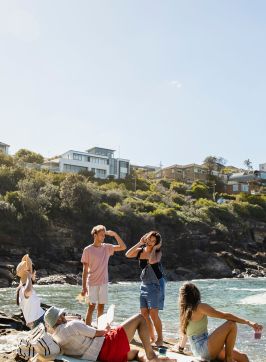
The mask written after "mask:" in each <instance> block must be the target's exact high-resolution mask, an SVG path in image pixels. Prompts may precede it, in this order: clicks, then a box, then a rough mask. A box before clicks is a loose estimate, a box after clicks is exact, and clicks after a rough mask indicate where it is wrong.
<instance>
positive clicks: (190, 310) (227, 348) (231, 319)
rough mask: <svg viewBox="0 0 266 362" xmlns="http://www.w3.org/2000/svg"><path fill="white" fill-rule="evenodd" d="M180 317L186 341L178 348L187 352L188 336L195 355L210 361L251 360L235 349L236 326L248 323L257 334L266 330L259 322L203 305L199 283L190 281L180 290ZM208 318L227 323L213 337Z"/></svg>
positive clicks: (183, 340) (214, 332)
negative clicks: (210, 332)
mask: <svg viewBox="0 0 266 362" xmlns="http://www.w3.org/2000/svg"><path fill="white" fill-rule="evenodd" d="M179 315H180V327H181V328H180V329H181V333H183V339H182V341H181V344H180V345H179V346H177V347H179V349H180V347H181V349H183V347H184V343H185V340H186V338H185V337H186V336H187V337H188V340H189V343H190V347H191V350H192V353H193V355H194V356H200V357H201V358H204V359H207V360H210V359H215V358H218V359H219V360H222V361H225V362H248V361H249V359H248V357H247V355H246V354H245V353H241V352H239V351H237V350H236V349H234V346H235V340H236V335H237V326H236V323H240V324H246V325H248V326H249V327H251V328H253V329H254V330H255V331H256V330H261V329H262V328H263V327H262V326H261V325H259V324H257V323H255V322H251V321H249V320H246V319H243V318H240V317H238V316H236V315H234V314H232V313H227V312H222V311H219V310H217V309H214V308H213V307H212V306H210V305H209V304H206V303H202V302H201V296H200V291H199V289H198V288H197V287H196V285H195V284H193V283H188V282H187V283H185V284H183V285H182V286H181V288H180V289H179ZM208 316H209V317H214V318H221V319H225V320H226V322H225V323H224V324H222V325H221V326H219V327H218V328H216V329H215V330H214V331H213V332H212V334H210V335H208V329H207V324H208V318H207V317H208ZM182 343H183V344H182Z"/></svg>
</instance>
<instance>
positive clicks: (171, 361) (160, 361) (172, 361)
mask: <svg viewBox="0 0 266 362" xmlns="http://www.w3.org/2000/svg"><path fill="white" fill-rule="evenodd" d="M164 361H168V362H177V360H176V359H173V358H168V357H160V358H159V357H156V358H153V359H149V360H148V362H164Z"/></svg>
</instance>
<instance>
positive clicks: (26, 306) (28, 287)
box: [16, 254, 45, 329]
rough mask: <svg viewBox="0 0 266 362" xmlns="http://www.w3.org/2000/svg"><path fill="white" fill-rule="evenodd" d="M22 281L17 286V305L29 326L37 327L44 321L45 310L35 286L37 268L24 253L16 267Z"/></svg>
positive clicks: (31, 327)
mask: <svg viewBox="0 0 266 362" xmlns="http://www.w3.org/2000/svg"><path fill="white" fill-rule="evenodd" d="M16 273H17V276H18V277H19V278H20V283H19V286H18V288H17V305H18V306H19V307H20V308H21V310H22V313H23V316H24V319H25V322H26V325H27V327H29V328H30V329H33V328H35V327H36V326H37V325H38V324H39V323H41V322H43V318H44V312H45V311H44V310H43V309H42V307H41V300H40V298H39V297H38V295H37V293H36V291H35V290H34V288H33V284H34V282H35V279H36V269H35V266H34V264H33V263H32V261H31V259H30V257H29V255H28V254H26V255H24V256H23V258H22V260H21V262H20V263H19V264H18V266H17V269H16Z"/></svg>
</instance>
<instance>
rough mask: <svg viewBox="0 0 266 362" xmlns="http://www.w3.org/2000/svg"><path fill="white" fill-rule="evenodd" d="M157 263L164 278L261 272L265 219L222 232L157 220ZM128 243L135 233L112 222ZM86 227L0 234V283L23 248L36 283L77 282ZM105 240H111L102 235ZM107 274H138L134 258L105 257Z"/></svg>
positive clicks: (9, 279) (114, 277)
mask: <svg viewBox="0 0 266 362" xmlns="http://www.w3.org/2000/svg"><path fill="white" fill-rule="evenodd" d="M158 229H159V230H160V232H161V234H162V236H163V260H162V261H163V265H164V268H165V272H166V274H167V277H168V279H169V280H187V279H196V278H224V277H245V276H254V277H256V276H265V275H266V269H265V268H266V222H265V223H264V222H250V223H249V224H247V225H246V227H245V228H244V229H243V227H240V226H239V225H235V226H234V227H232V229H231V230H230V234H229V235H227V236H226V237H225V236H224V234H221V233H219V232H218V231H217V229H211V228H210V227H209V226H202V225H200V226H199V225H198V226H197V225H194V226H191V225H190V226H188V227H182V228H180V227H176V226H173V225H167V224H163V223H162V224H161V225H160V228H158ZM116 231H117V232H119V234H120V235H121V237H122V238H123V239H124V240H125V242H126V244H127V246H128V247H131V246H132V245H133V244H134V243H136V242H137V241H138V239H139V237H140V235H138V233H137V232H136V231H134V230H132V229H130V228H125V227H123V228H117V229H116ZM88 235H89V230H88V233H86V232H84V231H81V229H80V228H79V227H78V226H77V225H76V226H72V227H70V226H69V225H63V224H61V225H58V224H57V225H51V226H50V227H49V228H48V229H47V230H46V231H45V232H43V233H42V234H39V235H34V236H32V237H30V238H29V237H27V238H23V237H20V238H16V239H15V238H12V237H10V236H8V235H1V240H0V286H1V287H8V286H11V285H12V283H13V284H15V283H16V278H15V275H14V270H15V266H16V265H17V263H18V262H19V261H20V259H21V257H22V255H24V254H25V253H29V254H30V255H31V257H32V259H33V261H34V263H35V264H36V266H37V269H38V276H39V283H43V284H44V283H50V282H54V283H64V282H68V283H72V284H73V283H74V284H76V283H80V280H81V271H82V265H81V263H80V258H81V254H82V250H83V248H84V247H85V246H86V245H87V244H88V243H89V242H90V237H88ZM106 242H114V240H112V239H111V238H107V239H106ZM109 265H110V268H109V270H110V280H111V281H118V280H139V268H138V262H137V261H136V260H132V259H127V258H126V257H125V255H124V253H123V252H121V253H117V254H116V255H115V256H113V257H112V258H110V263H109Z"/></svg>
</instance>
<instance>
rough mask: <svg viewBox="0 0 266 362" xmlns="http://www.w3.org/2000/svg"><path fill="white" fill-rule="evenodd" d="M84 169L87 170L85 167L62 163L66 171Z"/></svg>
mask: <svg viewBox="0 0 266 362" xmlns="http://www.w3.org/2000/svg"><path fill="white" fill-rule="evenodd" d="M85 170H88V169H87V167H82V166H75V165H69V164H67V163H65V164H64V165H63V171H66V172H79V171H85Z"/></svg>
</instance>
